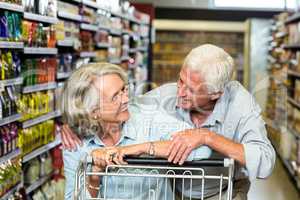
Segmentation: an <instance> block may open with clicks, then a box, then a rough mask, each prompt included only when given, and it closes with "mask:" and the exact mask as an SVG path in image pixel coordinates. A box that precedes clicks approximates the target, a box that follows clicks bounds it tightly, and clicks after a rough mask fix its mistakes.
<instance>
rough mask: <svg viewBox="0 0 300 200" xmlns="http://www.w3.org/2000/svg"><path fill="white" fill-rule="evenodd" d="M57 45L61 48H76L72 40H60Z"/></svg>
mask: <svg viewBox="0 0 300 200" xmlns="http://www.w3.org/2000/svg"><path fill="white" fill-rule="evenodd" d="M56 45H57V46H59V47H74V45H75V44H74V41H72V40H58V41H57V42H56Z"/></svg>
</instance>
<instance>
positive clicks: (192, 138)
mask: <svg viewBox="0 0 300 200" xmlns="http://www.w3.org/2000/svg"><path fill="white" fill-rule="evenodd" d="M208 134H209V131H208V130H206V129H189V130H184V131H180V132H177V133H175V134H173V135H172V137H171V140H172V143H171V145H170V147H169V149H168V155H169V156H168V161H169V162H173V163H174V164H177V163H179V165H182V164H183V163H184V161H185V160H186V159H187V157H188V156H189V155H190V153H191V152H192V151H193V150H194V149H195V148H197V147H199V146H201V145H203V144H205V142H206V138H207V137H208Z"/></svg>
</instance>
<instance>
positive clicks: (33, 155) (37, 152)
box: [22, 137, 61, 163]
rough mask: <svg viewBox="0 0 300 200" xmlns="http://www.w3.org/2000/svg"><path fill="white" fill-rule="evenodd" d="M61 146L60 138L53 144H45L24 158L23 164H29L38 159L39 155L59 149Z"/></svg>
mask: <svg viewBox="0 0 300 200" xmlns="http://www.w3.org/2000/svg"><path fill="white" fill-rule="evenodd" d="M60 144H61V140H60V137H57V138H56V139H55V140H54V141H53V142H50V143H49V144H45V145H44V146H41V147H40V148H37V149H36V150H34V151H32V152H31V153H29V154H26V155H25V156H24V157H23V159H22V162H23V163H25V162H28V161H30V160H31V159H33V158H36V157H38V156H39V155H41V154H43V153H45V152H47V151H49V150H51V149H53V148H55V147H57V146H58V145H60Z"/></svg>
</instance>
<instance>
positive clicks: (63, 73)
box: [56, 72, 72, 80]
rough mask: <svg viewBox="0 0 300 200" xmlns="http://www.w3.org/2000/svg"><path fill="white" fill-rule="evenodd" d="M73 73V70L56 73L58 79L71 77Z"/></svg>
mask: <svg viewBox="0 0 300 200" xmlns="http://www.w3.org/2000/svg"><path fill="white" fill-rule="evenodd" d="M71 73H72V72H59V73H57V75H56V79H58V80H59V79H66V78H69V77H70V76H71Z"/></svg>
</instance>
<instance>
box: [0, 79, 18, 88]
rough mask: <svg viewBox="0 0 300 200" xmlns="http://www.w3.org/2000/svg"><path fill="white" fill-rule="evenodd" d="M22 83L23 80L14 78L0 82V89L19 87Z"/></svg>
mask: <svg viewBox="0 0 300 200" xmlns="http://www.w3.org/2000/svg"><path fill="white" fill-rule="evenodd" d="M22 83H23V78H22V77H19V78H14V79H7V80H3V81H0V87H4V86H10V85H21V84H22Z"/></svg>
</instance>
